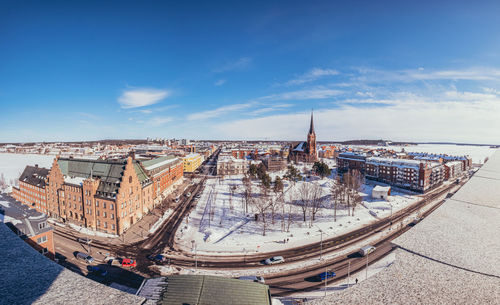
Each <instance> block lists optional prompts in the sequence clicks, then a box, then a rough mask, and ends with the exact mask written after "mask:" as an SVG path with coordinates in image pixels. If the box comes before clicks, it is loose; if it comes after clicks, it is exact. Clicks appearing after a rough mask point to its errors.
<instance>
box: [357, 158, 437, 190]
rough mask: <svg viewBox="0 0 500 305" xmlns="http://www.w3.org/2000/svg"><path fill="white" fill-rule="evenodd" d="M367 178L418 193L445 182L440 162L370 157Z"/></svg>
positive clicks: (366, 171) (367, 163) (366, 169)
mask: <svg viewBox="0 0 500 305" xmlns="http://www.w3.org/2000/svg"><path fill="white" fill-rule="evenodd" d="M365 176H366V178H368V179H372V180H376V181H381V182H384V183H388V184H391V185H394V186H398V187H401V188H406V189H410V190H413V191H417V192H425V191H428V190H430V189H432V188H434V187H436V186H438V185H440V184H441V183H442V182H443V180H444V167H443V165H442V164H440V163H438V162H423V161H417V160H405V159H394V158H379V157H369V158H367V159H366V166H365Z"/></svg>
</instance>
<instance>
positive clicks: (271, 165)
mask: <svg viewBox="0 0 500 305" xmlns="http://www.w3.org/2000/svg"><path fill="white" fill-rule="evenodd" d="M262 163H264V165H265V166H266V168H267V170H268V171H270V172H276V171H281V170H285V169H286V168H287V161H286V159H283V158H282V157H280V156H276V155H274V156H268V157H267V158H264V159H263V160H262Z"/></svg>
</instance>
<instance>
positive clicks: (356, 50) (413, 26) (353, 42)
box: [0, 2, 500, 144]
mask: <svg viewBox="0 0 500 305" xmlns="http://www.w3.org/2000/svg"><path fill="white" fill-rule="evenodd" d="M1 6H2V8H3V9H2V10H0V20H2V21H1V25H2V29H3V30H2V32H3V33H4V35H2V36H1V38H0V45H1V46H2V48H0V61H1V63H2V65H1V66H2V68H1V71H2V73H1V74H0V103H1V105H2V112H1V114H0V119H1V120H2V122H3V124H2V128H1V131H0V142H3V143H7V142H42V141H47V142H51V141H64V142H67V141H92V140H100V139H144V138H146V137H153V138H155V137H161V138H189V139H194V140H201V139H212V140H256V141H258V140H283V141H291V140H299V139H302V138H303V137H304V130H305V129H306V128H307V124H308V117H309V115H310V109H311V108H314V109H315V110H314V112H315V126H316V131H317V137H318V141H333V140H335V141H346V140H353V139H389V140H392V141H403V142H458V143H472V144H498V136H497V134H496V132H495V131H496V130H498V128H500V122H499V121H498V120H497V116H498V113H500V93H499V90H500V88H499V81H500V61H499V60H498V58H497V57H496V56H495V52H496V50H497V49H498V42H497V41H496V40H495V39H491V37H494V36H495V35H498V34H499V33H498V31H495V30H494V29H496V28H499V25H500V24H499V21H498V20H497V18H496V14H495V12H496V11H498V5H497V4H496V3H493V2H492V3H487V2H483V3H482V4H481V5H474V6H473V5H470V4H466V3H456V2H453V3H437V4H426V5H425V7H424V6H421V5H418V4H401V3H398V2H388V3H387V4H386V6H385V7H381V6H379V5H377V4H373V3H368V2H366V3H364V2H363V3H357V4H335V3H331V4H325V3H319V2H318V3H316V2H315V3H313V4H312V5H308V6H305V5H294V6H290V7H288V6H285V5H283V3H274V4H265V5H262V4H260V5H258V4H247V5H246V6H243V5H242V4H227V5H222V4H219V5H214V6H209V5H206V4H205V5H204V4H200V6H198V7H197V8H196V9H193V8H191V7H185V6H183V5H182V4H176V5H175V6H167V5H166V4H162V3H151V4H150V6H145V5H141V4H133V3H124V4H123V5H121V6H117V5H113V3H112V2H110V3H108V4H106V5H102V6H99V9H97V10H96V9H95V5H93V4H92V3H79V4H74V3H72V4H70V3H67V4H63V5H60V4H57V8H58V9H57V10H56V9H54V7H56V5H55V4H49V3H44V4H36V3H28V4H25V5H21V4H18V3H3V4H1ZM470 12H475V14H471V13H470ZM346 16H349V18H347V17H346ZM438 17H439V18H438ZM185 19H187V20H192V22H187V23H186V22H185ZM395 24H397V25H398V26H397V27H396V26H394V25H395ZM485 28H488V29H490V30H489V31H490V33H489V34H488V35H487V34H486V33H485V31H484V29H485ZM188 37H189V38H188ZM464 41H469V42H470V43H467V44H464V43H463V42H464Z"/></svg>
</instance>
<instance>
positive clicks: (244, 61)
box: [213, 57, 252, 73]
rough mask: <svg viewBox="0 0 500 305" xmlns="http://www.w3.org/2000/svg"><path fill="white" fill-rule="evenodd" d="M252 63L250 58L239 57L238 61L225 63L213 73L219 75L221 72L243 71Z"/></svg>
mask: <svg viewBox="0 0 500 305" xmlns="http://www.w3.org/2000/svg"><path fill="white" fill-rule="evenodd" d="M251 62H252V58H251V57H241V58H239V59H238V60H235V61H231V62H227V63H225V64H223V65H222V66H220V67H218V68H216V69H214V70H213V72H215V73H221V72H227V71H231V70H238V69H243V68H246V67H248V65H250V63H251Z"/></svg>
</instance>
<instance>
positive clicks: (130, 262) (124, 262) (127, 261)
mask: <svg viewBox="0 0 500 305" xmlns="http://www.w3.org/2000/svg"><path fill="white" fill-rule="evenodd" d="M135 266H137V262H136V261H134V260H133V259H130V258H124V259H123V260H122V267H135Z"/></svg>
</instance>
